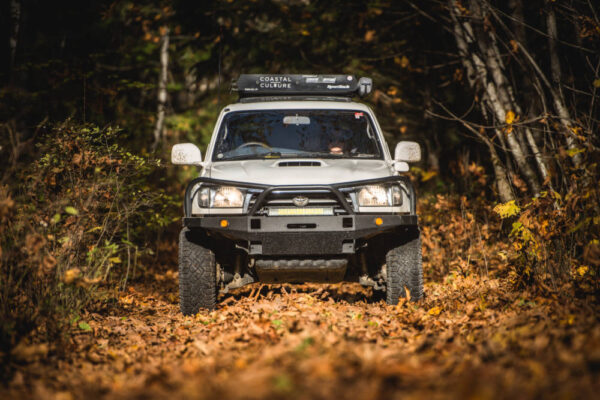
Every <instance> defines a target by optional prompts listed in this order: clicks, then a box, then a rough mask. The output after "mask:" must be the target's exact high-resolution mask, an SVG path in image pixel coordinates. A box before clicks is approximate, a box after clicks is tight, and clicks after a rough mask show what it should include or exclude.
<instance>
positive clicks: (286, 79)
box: [232, 74, 373, 98]
mask: <svg viewBox="0 0 600 400" xmlns="http://www.w3.org/2000/svg"><path fill="white" fill-rule="evenodd" d="M372 88H373V80H372V79H371V78H360V79H356V77H355V76H354V75H295V74H273V75H266V74H265V75H263V74H243V75H240V77H239V78H238V80H237V82H234V83H233V85H232V90H234V91H237V92H238V94H239V96H240V98H243V97H257V96H258V97H265V96H269V95H280V96H299V95H304V96H306V95H312V96H316V95H320V96H335V97H339V96H345V97H352V96H355V95H358V96H361V97H363V96H366V95H367V94H369V93H371V90H372Z"/></svg>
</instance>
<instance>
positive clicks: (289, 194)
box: [249, 189, 352, 215]
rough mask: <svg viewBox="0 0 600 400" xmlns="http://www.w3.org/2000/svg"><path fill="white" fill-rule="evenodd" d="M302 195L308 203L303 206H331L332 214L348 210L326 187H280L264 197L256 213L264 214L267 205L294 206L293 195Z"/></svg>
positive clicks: (339, 213) (347, 197)
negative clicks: (316, 188) (303, 188)
mask: <svg viewBox="0 0 600 400" xmlns="http://www.w3.org/2000/svg"><path fill="white" fill-rule="evenodd" d="M258 196H259V195H258V194H255V195H253V196H252V198H251V199H250V202H249V209H251V208H252V207H253V206H254V204H255V202H256V200H257V198H258ZM297 196H302V197H306V198H308V203H307V204H306V205H305V206H303V207H313V208H332V209H333V213H334V215H347V214H348V212H347V211H346V209H345V208H344V206H343V205H342V204H341V203H340V201H339V199H338V197H337V196H336V195H335V194H334V193H333V192H331V191H330V190H326V189H323V190H321V189H318V190H314V189H310V190H302V189H294V190H288V189H282V190H273V191H272V192H271V193H270V194H269V195H268V196H267V198H265V199H264V202H263V203H262V206H261V207H260V209H258V210H257V212H256V214H257V215H266V214H267V210H268V208H269V207H277V208H279V207H281V208H290V207H296V205H295V204H294V197H297ZM345 196H346V201H347V202H348V204H349V205H350V207H351V208H352V199H351V198H350V196H347V195H345Z"/></svg>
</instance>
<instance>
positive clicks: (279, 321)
mask: <svg viewBox="0 0 600 400" xmlns="http://www.w3.org/2000/svg"><path fill="white" fill-rule="evenodd" d="M271 323H272V324H273V325H274V326H275V327H277V328H279V327H280V326H281V325H283V321H282V320H280V319H274V320H273V321H271Z"/></svg>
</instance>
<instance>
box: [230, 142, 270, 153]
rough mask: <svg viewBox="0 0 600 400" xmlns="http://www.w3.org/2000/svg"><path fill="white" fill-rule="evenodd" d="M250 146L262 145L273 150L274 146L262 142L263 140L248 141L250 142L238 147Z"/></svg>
mask: <svg viewBox="0 0 600 400" xmlns="http://www.w3.org/2000/svg"><path fill="white" fill-rule="evenodd" d="M250 146H260V147H264V148H265V149H267V150H269V151H271V150H272V148H271V146H269V145H267V144H265V143H261V142H248V143H244V144H243V145H241V146H238V149H243V148H245V147H250Z"/></svg>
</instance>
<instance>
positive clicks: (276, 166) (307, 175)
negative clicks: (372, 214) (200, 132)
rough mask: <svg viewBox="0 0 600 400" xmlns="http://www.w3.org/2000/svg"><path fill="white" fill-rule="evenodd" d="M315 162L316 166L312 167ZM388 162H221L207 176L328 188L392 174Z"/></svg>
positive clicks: (297, 160)
mask: <svg viewBox="0 0 600 400" xmlns="http://www.w3.org/2000/svg"><path fill="white" fill-rule="evenodd" d="M307 163H312V164H313V166H308V165H307ZM392 174H393V172H392V169H391V168H390V166H389V165H388V164H387V162H385V161H384V160H357V159H353V160H348V159H346V160H332V159H325V160H323V159H289V158H284V159H281V158H278V159H275V160H274V159H268V160H242V161H221V162H217V163H212V164H211V165H210V166H207V170H205V173H204V174H203V175H204V176H207V177H210V178H214V179H223V180H230V181H240V182H248V183H259V184H267V185H327V184H332V183H340V182H350V181H358V180H365V179H375V178H382V177H386V176H390V175H392Z"/></svg>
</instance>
